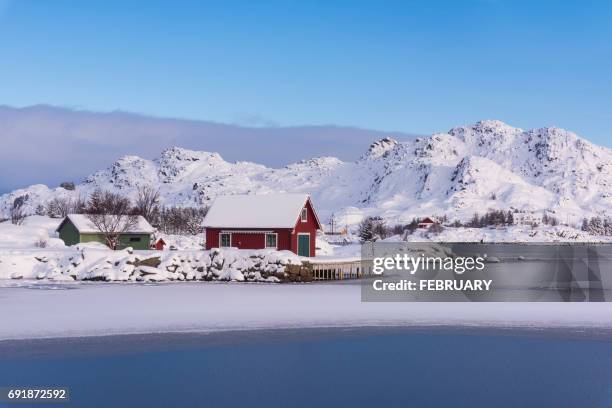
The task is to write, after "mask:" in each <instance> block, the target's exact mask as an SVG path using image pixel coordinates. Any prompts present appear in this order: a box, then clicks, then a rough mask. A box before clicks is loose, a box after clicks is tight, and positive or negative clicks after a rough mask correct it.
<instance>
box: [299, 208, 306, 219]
mask: <svg viewBox="0 0 612 408" xmlns="http://www.w3.org/2000/svg"><path fill="white" fill-rule="evenodd" d="M300 221H302V222H307V221H308V208H307V207H304V208H302V211H301V212H300Z"/></svg>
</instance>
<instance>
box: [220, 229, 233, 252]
mask: <svg viewBox="0 0 612 408" xmlns="http://www.w3.org/2000/svg"><path fill="white" fill-rule="evenodd" d="M222 235H229V246H223V240H222V239H221V236H222ZM231 246H232V233H231V232H220V233H219V248H231Z"/></svg>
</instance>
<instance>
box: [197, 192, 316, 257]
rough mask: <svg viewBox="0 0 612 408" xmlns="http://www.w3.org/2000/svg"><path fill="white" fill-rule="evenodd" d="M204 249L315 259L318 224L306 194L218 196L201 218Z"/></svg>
mask: <svg viewBox="0 0 612 408" xmlns="http://www.w3.org/2000/svg"><path fill="white" fill-rule="evenodd" d="M204 228H205V229H206V232H205V233H206V249H211V248H223V247H234V248H240V249H265V248H274V249H278V250H288V251H292V252H295V253H296V254H298V255H300V256H315V240H316V236H317V230H320V229H321V223H320V222H319V218H318V217H317V213H316V212H315V210H314V207H313V205H312V202H311V201H310V198H309V196H308V195H306V194H264V195H232V196H219V197H217V198H216V200H215V201H214V202H213V204H212V206H211V207H210V210H209V211H208V213H207V214H206V217H205V218H204Z"/></svg>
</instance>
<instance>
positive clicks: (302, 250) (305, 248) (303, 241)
mask: <svg viewBox="0 0 612 408" xmlns="http://www.w3.org/2000/svg"><path fill="white" fill-rule="evenodd" d="M298 255H299V256H310V234H300V235H298Z"/></svg>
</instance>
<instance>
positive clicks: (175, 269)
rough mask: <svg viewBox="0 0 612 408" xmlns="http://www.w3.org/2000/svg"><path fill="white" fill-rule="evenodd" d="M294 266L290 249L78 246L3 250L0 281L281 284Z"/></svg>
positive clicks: (296, 259) (294, 256) (294, 262)
mask: <svg viewBox="0 0 612 408" xmlns="http://www.w3.org/2000/svg"><path fill="white" fill-rule="evenodd" d="M290 264H293V265H298V264H301V259H300V257H298V256H297V255H295V254H293V253H292V252H288V251H272V250H239V249H235V248H227V249H226V248H224V249H223V250H220V249H215V250H212V251H202V250H199V251H133V250H132V249H131V248H126V249H124V250H121V251H111V250H109V249H108V248H105V249H99V248H92V247H90V246H76V247H72V248H65V249H63V250H12V251H0V279H48V280H54V281H74V280H83V281H123V282H127V281H135V282H159V281H196V280H198V281H239V282H242V281H251V282H280V281H281V280H284V279H285V278H286V277H287V276H286V274H285V269H286V266H287V265H290Z"/></svg>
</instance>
